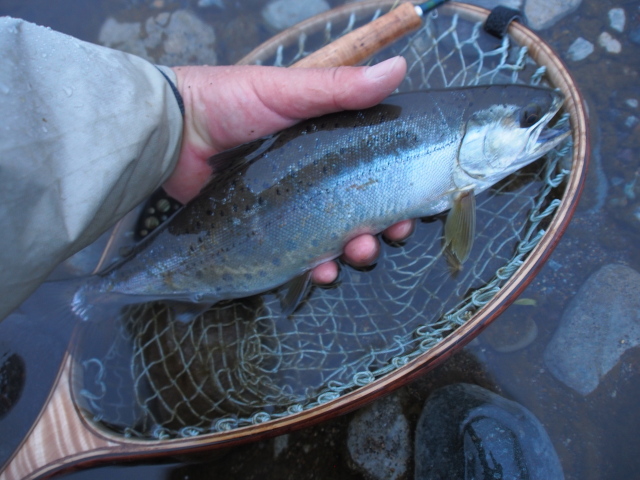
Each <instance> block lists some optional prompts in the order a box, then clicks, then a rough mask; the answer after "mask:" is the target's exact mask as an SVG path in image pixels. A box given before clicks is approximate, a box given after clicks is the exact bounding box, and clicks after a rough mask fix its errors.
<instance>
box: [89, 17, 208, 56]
mask: <svg viewBox="0 0 640 480" xmlns="http://www.w3.org/2000/svg"><path fill="white" fill-rule="evenodd" d="M142 27H143V26H142V24H140V23H120V22H118V21H117V20H115V19H113V18H108V19H107V20H106V21H105V22H104V24H103V25H102V28H101V29H100V33H99V35H98V41H99V42H100V44H102V45H104V46H106V47H110V48H116V49H118V50H122V51H125V52H128V53H133V54H134V55H138V56H140V57H142V58H144V59H146V60H149V61H151V62H155V63H160V64H162V65H167V66H174V65H190V64H194V65H215V64H216V63H217V55H216V51H215V44H216V35H215V31H214V29H213V27H212V26H210V25H207V24H206V23H205V22H203V21H202V20H200V19H199V18H198V17H197V16H196V15H195V14H194V13H193V12H191V11H189V10H176V11H175V12H173V13H169V12H162V13H159V14H158V15H155V16H152V17H150V18H148V19H147V20H146V22H144V28H142Z"/></svg>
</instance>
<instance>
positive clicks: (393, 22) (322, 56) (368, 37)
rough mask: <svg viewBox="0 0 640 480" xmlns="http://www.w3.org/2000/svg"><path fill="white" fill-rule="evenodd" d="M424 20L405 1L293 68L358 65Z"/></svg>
mask: <svg viewBox="0 0 640 480" xmlns="http://www.w3.org/2000/svg"><path fill="white" fill-rule="evenodd" d="M421 25H422V18H421V17H420V15H418V12H417V11H416V7H414V5H413V4H411V3H409V2H406V3H403V4H402V5H400V6H399V7H398V8H395V9H393V10H391V11H390V12H389V13H386V14H385V15H383V16H381V17H379V18H377V19H376V20H374V21H373V22H369V23H367V24H366V25H364V26H362V27H360V28H358V29H356V30H354V31H352V32H350V33H348V34H346V35H344V36H342V37H340V38H339V39H337V40H335V41H333V42H331V43H330V44H329V45H325V46H324V47H322V48H321V49H319V50H316V51H315V52H313V53H312V54H310V55H308V56H306V57H304V58H303V59H301V60H298V61H297V62H296V63H294V64H293V65H292V66H291V67H292V68H309V67H338V66H343V65H357V64H358V63H360V62H363V61H364V60H366V59H368V58H369V57H371V56H373V55H374V54H375V53H377V52H378V51H380V50H382V49H383V48H384V47H386V46H387V45H389V44H391V43H392V42H394V41H396V40H398V39H399V38H400V37H403V36H404V35H406V34H407V33H410V32H412V31H414V30H417V29H418V28H420V26H421Z"/></svg>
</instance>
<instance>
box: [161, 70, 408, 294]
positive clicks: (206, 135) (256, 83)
mask: <svg viewBox="0 0 640 480" xmlns="http://www.w3.org/2000/svg"><path fill="white" fill-rule="evenodd" d="M406 68H407V67H406V62H405V60H404V59H403V58H402V57H395V58H391V59H389V60H387V61H385V62H382V63H380V64H378V65H376V66H374V67H338V68H326V69H285V68H278V67H257V66H219V67H174V68H173V70H174V72H175V73H176V76H177V87H178V90H179V91H180V94H181V95H182V98H183V100H184V106H185V120H184V132H183V139H182V148H181V152H180V158H179V160H178V164H177V165H176V168H175V170H174V172H173V174H172V176H171V177H170V178H169V180H168V181H167V182H166V183H165V185H164V188H165V190H166V191H167V193H168V194H169V195H171V196H173V197H174V198H176V199H178V200H180V201H182V202H186V201H188V200H190V199H191V198H193V197H195V196H196V195H197V194H198V192H199V191H200V189H201V188H202V186H203V185H204V184H205V183H206V181H207V179H208V178H209V176H210V175H211V173H212V172H211V167H210V166H209V164H208V162H207V160H208V159H209V157H211V156H212V155H214V154H215V153H218V152H221V151H223V150H226V149H229V148H231V147H234V146H236V145H240V144H242V143H246V142H249V141H251V140H255V139H257V138H260V137H263V136H265V135H269V134H271V133H275V132H277V131H280V130H282V129H284V128H287V127H289V126H291V125H293V124H295V123H297V122H299V121H300V120H303V119H306V118H311V117H317V116H320V115H324V114H326V113H331V112H336V111H341V110H355V109H361V108H367V107H371V106H373V105H376V104H378V103H379V102H380V101H382V100H383V99H384V98H385V97H387V96H388V95H389V94H390V93H391V92H393V90H395V89H396V87H397V86H398V85H399V84H400V82H401V81H402V79H403V78H404V75H405V72H406ZM413 225H414V223H413V222H412V221H410V220H406V221H403V222H400V223H397V224H395V225H393V226H391V227H389V228H388V229H387V230H385V232H383V234H384V235H385V237H386V238H388V239H389V240H391V241H398V240H402V239H403V238H405V237H407V236H408V235H409V234H410V233H411V231H412V230H413ZM379 251H380V244H379V242H378V240H377V239H376V238H375V237H374V236H372V235H368V234H365V235H361V236H359V237H357V238H354V239H353V240H351V241H350V242H349V243H348V244H347V245H346V246H345V249H344V259H345V261H346V262H347V263H349V264H351V265H353V266H366V265H369V264H371V263H373V262H374V261H375V259H376V258H377V256H378V254H379ZM337 275H338V265H337V263H336V262H334V261H331V262H326V263H323V264H321V265H318V266H317V267H316V268H315V269H314V271H313V274H312V279H313V281H314V282H315V283H318V284H326V283H331V282H333V281H334V280H335V279H336V278H337Z"/></svg>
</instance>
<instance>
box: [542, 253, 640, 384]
mask: <svg viewBox="0 0 640 480" xmlns="http://www.w3.org/2000/svg"><path fill="white" fill-rule="evenodd" d="M638 345H640V273H638V272H636V271H635V270H634V269H632V268H630V267H627V266H625V265H617V264H611V265H605V266H604V267H602V268H601V269H600V270H598V271H597V272H595V273H594V274H592V275H591V276H590V277H589V278H588V279H587V281H586V282H585V283H584V284H583V285H582V287H580V290H579V291H578V293H577V294H576V296H575V297H574V298H573V300H572V301H571V303H570V304H569V306H568V307H567V309H566V310H565V312H564V314H563V315H562V320H561V321H560V326H559V327H558V330H557V331H556V333H555V334H554V336H553V338H552V339H551V341H550V342H549V345H547V348H546V350H545V352H544V361H545V363H546V365H547V367H548V369H549V371H550V372H551V373H552V375H553V376H554V377H556V378H557V379H558V380H560V381H561V382H562V383H564V384H565V385H567V386H568V387H571V388H572V389H574V390H575V391H577V392H578V393H580V394H582V395H588V394H590V393H591V392H593V391H594V390H595V389H596V388H597V387H598V384H599V383H600V380H601V379H602V378H603V377H604V376H605V375H606V374H607V373H608V372H609V371H610V370H611V369H612V368H613V367H614V366H615V365H616V364H617V363H618V362H619V361H620V357H621V356H622V354H623V353H624V352H625V351H626V350H628V349H629V348H633V347H636V346H638Z"/></svg>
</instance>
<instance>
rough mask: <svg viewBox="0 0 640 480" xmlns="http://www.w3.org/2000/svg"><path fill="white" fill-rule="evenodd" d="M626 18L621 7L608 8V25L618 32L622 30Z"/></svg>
mask: <svg viewBox="0 0 640 480" xmlns="http://www.w3.org/2000/svg"><path fill="white" fill-rule="evenodd" d="M626 20H627V18H626V15H625V13H624V9H622V8H612V9H611V10H609V25H610V26H611V28H613V29H614V30H617V31H618V32H622V31H624V24H625V22H626Z"/></svg>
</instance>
